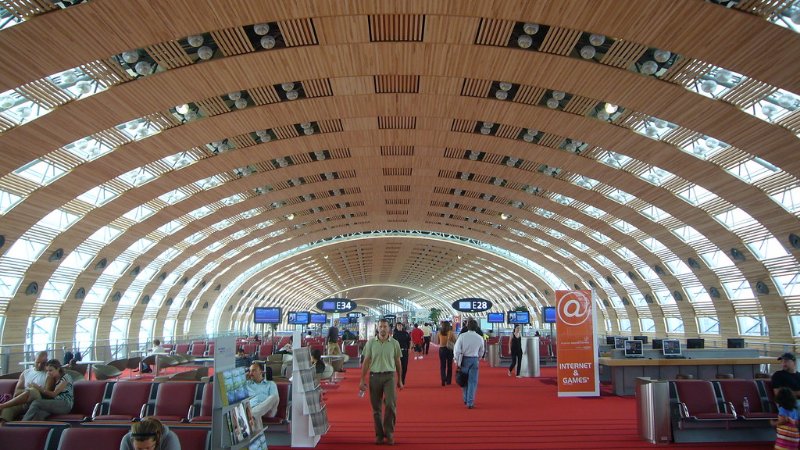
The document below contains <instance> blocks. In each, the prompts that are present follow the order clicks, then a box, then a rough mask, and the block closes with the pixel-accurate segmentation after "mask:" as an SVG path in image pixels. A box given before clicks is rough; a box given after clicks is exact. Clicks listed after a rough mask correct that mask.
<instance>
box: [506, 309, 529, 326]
mask: <svg viewBox="0 0 800 450" xmlns="http://www.w3.org/2000/svg"><path fill="white" fill-rule="evenodd" d="M508 323H510V324H512V325H527V324H529V323H531V315H530V313H529V312H528V311H509V312H508Z"/></svg>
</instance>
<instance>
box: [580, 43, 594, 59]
mask: <svg viewBox="0 0 800 450" xmlns="http://www.w3.org/2000/svg"><path fill="white" fill-rule="evenodd" d="M580 53H581V58H583V59H592V58H594V55H596V54H597V50H595V48H594V47H592V46H591V45H584V46H583V47H581V51H580Z"/></svg>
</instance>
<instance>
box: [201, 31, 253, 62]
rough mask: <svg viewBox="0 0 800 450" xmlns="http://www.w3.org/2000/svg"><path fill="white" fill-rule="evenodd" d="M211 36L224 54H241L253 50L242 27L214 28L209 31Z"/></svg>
mask: <svg viewBox="0 0 800 450" xmlns="http://www.w3.org/2000/svg"><path fill="white" fill-rule="evenodd" d="M211 37H212V38H214V42H216V43H217V46H218V47H219V49H220V51H221V52H222V54H223V55H225V56H232V55H241V54H244V53H250V52H252V51H254V50H255V49H254V48H253V44H251V43H250V39H248V38H247V34H246V33H245V32H244V29H243V28H242V27H234V28H227V29H224V30H215V31H212V32H211Z"/></svg>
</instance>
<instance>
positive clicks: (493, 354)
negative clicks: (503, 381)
mask: <svg viewBox="0 0 800 450" xmlns="http://www.w3.org/2000/svg"><path fill="white" fill-rule="evenodd" d="M486 357H487V359H488V360H489V366H490V367H500V344H499V343H498V344H491V345H490V346H489V348H488V349H487V352H486Z"/></svg>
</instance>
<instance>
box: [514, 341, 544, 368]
mask: <svg viewBox="0 0 800 450" xmlns="http://www.w3.org/2000/svg"><path fill="white" fill-rule="evenodd" d="M519 374H520V376H522V377H539V376H541V369H540V367H539V338H538V337H527V336H526V337H523V338H522V362H521V363H520V369H519Z"/></svg>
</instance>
